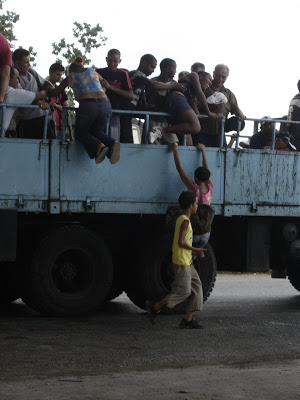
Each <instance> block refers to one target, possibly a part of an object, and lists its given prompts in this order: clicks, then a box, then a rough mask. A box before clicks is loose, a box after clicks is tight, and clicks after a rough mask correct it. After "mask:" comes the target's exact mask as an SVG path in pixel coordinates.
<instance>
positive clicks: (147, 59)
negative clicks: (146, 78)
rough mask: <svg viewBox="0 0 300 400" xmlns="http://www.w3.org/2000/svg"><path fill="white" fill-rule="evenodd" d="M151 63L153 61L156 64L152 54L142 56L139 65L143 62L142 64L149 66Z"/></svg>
mask: <svg viewBox="0 0 300 400" xmlns="http://www.w3.org/2000/svg"><path fill="white" fill-rule="evenodd" d="M153 61H154V62H157V60H156V58H155V57H154V56H153V55H152V54H144V55H143V56H142V57H141V60H140V64H141V63H142V62H144V63H146V64H150V63H152V62H153Z"/></svg>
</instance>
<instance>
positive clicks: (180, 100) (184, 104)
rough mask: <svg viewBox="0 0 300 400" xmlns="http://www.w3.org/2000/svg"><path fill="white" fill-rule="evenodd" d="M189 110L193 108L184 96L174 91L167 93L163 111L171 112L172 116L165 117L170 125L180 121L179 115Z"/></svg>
mask: <svg viewBox="0 0 300 400" xmlns="http://www.w3.org/2000/svg"><path fill="white" fill-rule="evenodd" d="M189 110H193V109H192V107H191V106H190V105H189V103H188V101H187V98H186V97H185V96H182V95H181V94H179V93H175V92H174V93H170V94H169V96H168V97H167V99H166V102H165V106H164V111H165V112H167V113H169V114H172V117H167V120H168V122H169V123H170V124H171V125H174V124H176V123H179V122H181V119H180V115H181V114H182V113H183V112H185V111H189Z"/></svg>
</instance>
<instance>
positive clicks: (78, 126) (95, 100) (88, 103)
mask: <svg viewBox="0 0 300 400" xmlns="http://www.w3.org/2000/svg"><path fill="white" fill-rule="evenodd" d="M101 80H103V78H102V77H101V76H100V75H99V74H98V73H97V72H96V71H95V70H94V68H91V67H89V68H85V67H84V65H83V58H82V57H80V56H78V57H76V59H75V60H74V62H73V63H72V64H71V65H70V67H69V75H68V76H67V77H66V78H65V79H64V80H63V81H62V82H61V84H60V85H59V86H58V87H57V88H55V89H52V90H50V95H51V97H52V96H57V95H58V94H59V93H60V92H62V91H63V90H64V89H65V88H66V87H67V86H69V87H71V88H72V89H73V90H74V95H75V100H77V101H78V102H79V109H78V110H77V113H76V121H75V138H76V139H77V140H78V141H79V142H80V143H82V145H83V146H84V148H85V149H86V151H87V153H88V155H89V157H90V158H91V159H94V160H95V162H96V164H99V163H101V162H102V161H103V160H104V159H105V156H107V157H108V158H109V160H110V162H111V164H115V163H117V162H118V161H119V160H120V149H121V145H120V143H119V142H117V141H116V140H115V139H113V138H112V137H110V136H108V135H107V134H106V126H107V123H108V121H109V118H110V116H111V115H112V111H111V104H110V101H109V99H108V97H107V96H106V94H105V92H104V89H103V87H102V85H101Z"/></svg>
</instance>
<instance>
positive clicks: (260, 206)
mask: <svg viewBox="0 0 300 400" xmlns="http://www.w3.org/2000/svg"><path fill="white" fill-rule="evenodd" d="M299 170H300V156H299V153H298V152H289V153H285V152H281V151H276V152H273V151H270V150H265V151H260V150H242V151H237V152H236V151H234V150H233V149H228V150H227V153H226V176H225V203H224V215H225V216H231V215H244V216H250V215H252V216H253V215H255V216H300V209H299V203H300V200H299V199H300V181H299V178H298V171H299Z"/></svg>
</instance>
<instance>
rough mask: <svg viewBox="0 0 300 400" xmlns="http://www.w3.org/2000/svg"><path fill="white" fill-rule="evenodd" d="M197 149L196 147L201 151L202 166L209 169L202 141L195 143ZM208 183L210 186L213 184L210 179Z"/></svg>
mask: <svg viewBox="0 0 300 400" xmlns="http://www.w3.org/2000/svg"><path fill="white" fill-rule="evenodd" d="M197 149H198V150H199V151H201V153H202V166H203V167H204V168H207V169H209V168H208V162H207V157H206V151H205V145H204V144H202V143H198V144H197ZM208 183H209V184H210V185H211V186H213V184H212V181H211V180H210V179H209V180H208Z"/></svg>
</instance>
